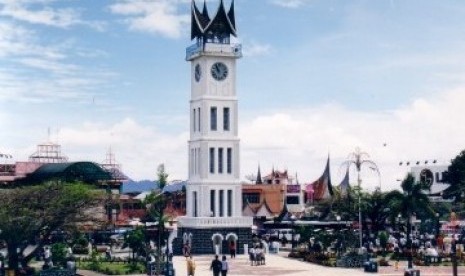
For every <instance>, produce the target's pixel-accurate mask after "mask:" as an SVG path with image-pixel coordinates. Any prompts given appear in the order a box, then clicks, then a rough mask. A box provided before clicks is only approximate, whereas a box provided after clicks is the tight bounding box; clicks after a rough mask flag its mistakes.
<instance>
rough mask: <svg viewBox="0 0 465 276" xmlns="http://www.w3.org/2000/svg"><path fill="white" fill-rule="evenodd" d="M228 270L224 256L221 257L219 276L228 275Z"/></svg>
mask: <svg viewBox="0 0 465 276" xmlns="http://www.w3.org/2000/svg"><path fill="white" fill-rule="evenodd" d="M228 270H229V264H228V261H226V256H223V258H222V260H221V276H226V274H228Z"/></svg>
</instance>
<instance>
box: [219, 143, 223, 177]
mask: <svg viewBox="0 0 465 276" xmlns="http://www.w3.org/2000/svg"><path fill="white" fill-rule="evenodd" d="M218 173H223V148H218Z"/></svg>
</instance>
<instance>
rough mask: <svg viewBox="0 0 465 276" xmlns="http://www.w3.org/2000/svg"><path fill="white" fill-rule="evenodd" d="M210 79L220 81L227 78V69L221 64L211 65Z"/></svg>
mask: <svg viewBox="0 0 465 276" xmlns="http://www.w3.org/2000/svg"><path fill="white" fill-rule="evenodd" d="M211 71H212V77H213V78H214V79H215V80H217V81H222V80H224V79H226V77H227V76H228V67H227V66H226V65H225V64H224V63H222V62H216V63H215V64H213V65H212V69H211Z"/></svg>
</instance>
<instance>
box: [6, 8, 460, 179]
mask: <svg viewBox="0 0 465 276" xmlns="http://www.w3.org/2000/svg"><path fill="white" fill-rule="evenodd" d="M218 1H219V0H210V1H208V7H209V10H210V12H211V13H213V12H214V11H215V9H216V7H217V5H218ZM225 2H226V3H227V5H228V6H229V3H230V0H225ZM197 3H198V4H199V5H200V4H202V1H199V0H197ZM189 12H190V0H150V1H149V0H131V1H129V0H114V1H92V0H81V1H76V0H60V1H58V0H36V1H34V0H0V126H1V128H2V131H1V132H0V141H1V143H0V152H4V153H8V154H12V155H13V156H14V157H15V159H16V160H18V161H20V160H25V159H27V157H28V155H30V154H31V153H32V152H34V150H35V145H36V144H38V143H40V142H43V141H46V140H47V139H49V138H48V135H47V129H48V128H50V129H51V130H52V131H51V133H52V134H51V136H50V140H52V141H55V142H59V143H60V144H62V145H63V152H64V153H65V154H66V155H67V156H69V158H70V159H71V160H82V159H84V160H92V161H97V162H99V161H102V160H103V159H104V157H105V153H106V151H107V150H108V148H109V147H110V146H111V147H112V149H113V151H114V153H115V154H116V158H117V159H118V161H119V162H121V163H122V165H123V169H124V171H125V172H126V173H127V174H128V175H129V176H131V177H132V178H134V179H145V178H149V179H153V178H155V171H156V167H157V165H158V164H160V163H165V164H166V168H167V170H168V172H169V173H170V178H171V179H185V178H186V177H187V169H186V168H187V139H188V125H189V124H188V114H189V113H188V102H189V95H190V87H189V85H190V80H189V78H190V72H189V70H190V67H189V64H188V63H187V62H186V61H185V60H184V57H185V48H186V47H187V46H189V45H190V44H191V41H190V40H189V37H190V36H189V31H190V30H189V27H190V25H189V24H190V17H189ZM236 16H237V25H238V32H239V38H238V40H239V41H240V42H241V43H242V44H243V49H244V58H243V59H242V60H240V62H239V65H238V95H239V105H240V111H239V112H240V119H241V122H240V138H241V147H242V152H241V154H242V155H241V156H242V160H241V162H242V163H241V172H242V174H243V176H244V178H245V176H246V175H249V174H253V173H255V172H256V170H257V166H258V164H260V165H261V167H262V173H263V172H267V171H269V170H271V168H272V167H275V168H276V169H288V170H289V171H290V172H291V174H298V178H299V181H301V182H310V181H313V180H315V179H316V178H318V177H319V175H320V174H321V173H322V171H323V167H324V164H325V162H324V160H325V158H326V156H327V155H328V152H329V153H330V154H331V158H332V171H333V181H334V182H336V183H337V182H339V181H340V180H341V179H342V175H341V172H340V171H341V169H340V164H341V163H342V162H343V161H344V160H345V159H346V158H347V157H348V155H349V153H351V152H352V151H354V149H355V147H361V148H362V150H364V151H366V152H368V153H369V154H370V158H371V159H372V160H374V161H375V162H377V163H378V165H379V167H380V169H381V175H382V183H383V185H384V186H386V187H396V185H398V183H397V182H396V181H395V180H396V179H398V178H401V177H402V176H403V175H404V174H405V172H406V170H407V168H400V167H399V166H398V163H399V161H404V160H410V161H413V162H414V161H416V160H427V159H431V160H432V159H437V160H439V161H440V163H442V164H447V163H448V161H449V160H450V159H451V158H453V157H454V156H455V155H457V154H458V153H459V151H461V150H462V149H463V148H464V143H463V141H464V139H463V138H464V137H465V126H464V124H463V122H462V118H463V117H464V115H465V111H464V109H463V107H462V106H463V103H465V85H464V82H465V26H464V25H465V21H464V20H463V18H464V17H465V3H463V2H462V1H427V0H421V1H420V0H417V1H398V0H385V1H382V0H379V1H368V0H365V1H362V0H360V1H343V0H340V1H337V0H324V1H323V0H321V1H317V0H253V1H252V0H236ZM366 174H367V176H366V177H367V178H368V179H370V178H373V177H372V176H370V175H369V172H367V173H366ZM376 183H378V181H377V180H374V179H372V180H367V183H366V184H365V183H364V185H366V187H367V188H370V187H373V186H374V185H377V184H376Z"/></svg>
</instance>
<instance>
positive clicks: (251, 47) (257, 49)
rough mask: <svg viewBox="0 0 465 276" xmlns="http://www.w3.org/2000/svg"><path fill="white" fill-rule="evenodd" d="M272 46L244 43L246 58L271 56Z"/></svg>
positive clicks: (253, 42) (252, 42)
mask: <svg viewBox="0 0 465 276" xmlns="http://www.w3.org/2000/svg"><path fill="white" fill-rule="evenodd" d="M271 52H272V47H271V45H270V44H261V43H258V42H255V41H251V42H244V47H243V54H244V56H246V57H256V56H267V55H269V54H271Z"/></svg>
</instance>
